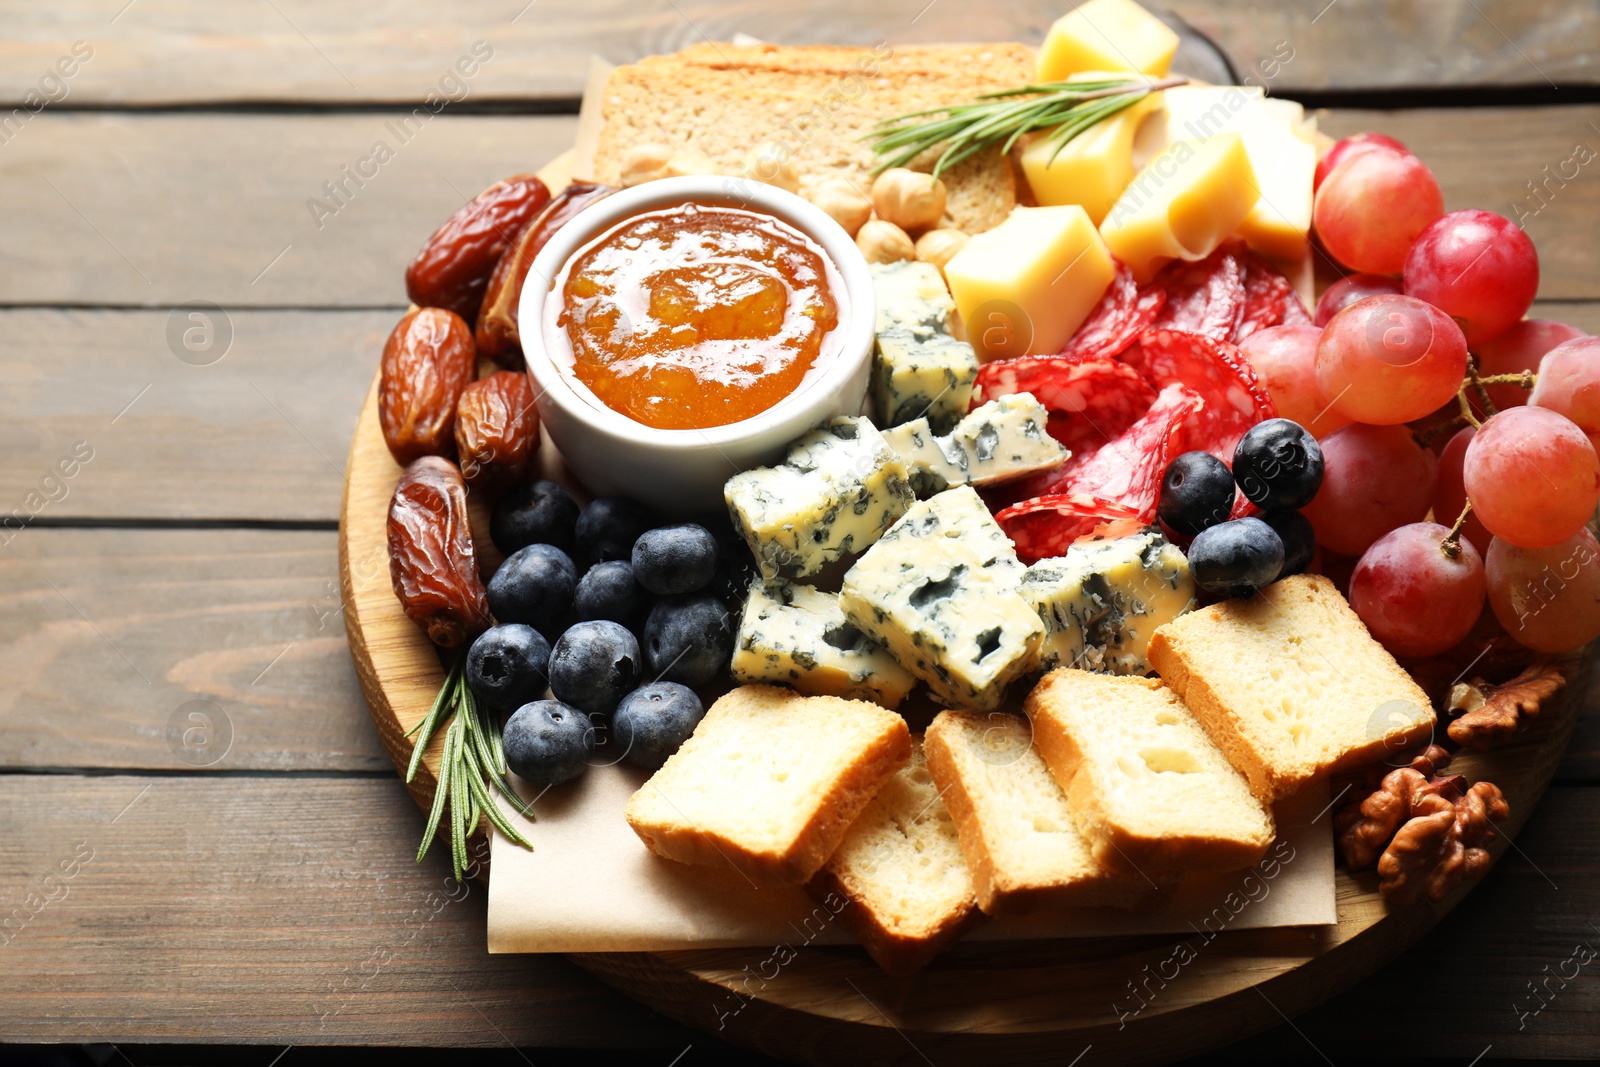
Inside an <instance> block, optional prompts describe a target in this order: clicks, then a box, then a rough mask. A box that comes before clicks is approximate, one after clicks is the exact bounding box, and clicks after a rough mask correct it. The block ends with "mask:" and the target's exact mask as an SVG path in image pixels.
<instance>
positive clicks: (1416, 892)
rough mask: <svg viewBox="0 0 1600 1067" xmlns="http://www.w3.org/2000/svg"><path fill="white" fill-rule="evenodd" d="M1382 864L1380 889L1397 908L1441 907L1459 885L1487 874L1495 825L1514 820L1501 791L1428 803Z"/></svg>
mask: <svg viewBox="0 0 1600 1067" xmlns="http://www.w3.org/2000/svg"><path fill="white" fill-rule="evenodd" d="M1424 807H1425V809H1426V810H1425V812H1424V813H1422V814H1419V815H1418V816H1417V817H1415V818H1413V819H1411V820H1410V821H1408V822H1407V823H1406V824H1405V825H1404V826H1402V827H1400V830H1399V832H1398V833H1396V834H1395V837H1394V841H1393V842H1391V843H1390V845H1389V847H1388V848H1387V849H1386V850H1385V851H1384V853H1383V855H1382V857H1380V858H1379V860H1378V879H1379V881H1378V889H1379V890H1380V891H1381V892H1382V893H1383V895H1384V896H1385V897H1387V898H1388V899H1389V900H1390V901H1392V902H1394V903H1396V904H1413V903H1415V902H1416V901H1418V900H1421V899H1423V898H1424V897H1426V898H1427V899H1428V900H1431V901H1432V902H1433V903H1435V904H1437V903H1439V902H1440V901H1442V900H1444V898H1445V895H1446V894H1447V893H1449V892H1450V890H1452V889H1453V888H1455V887H1456V886H1457V885H1458V884H1460V883H1462V882H1466V881H1471V880H1475V879H1478V878H1482V877H1483V876H1484V874H1485V873H1486V872H1487V871H1488V870H1489V863H1490V857H1489V851H1488V845H1489V843H1490V842H1491V841H1493V840H1494V839H1495V838H1496V837H1497V836H1498V835H1497V834H1496V833H1495V831H1494V823H1495V821H1496V820H1498V819H1504V818H1506V817H1507V816H1509V815H1510V814H1511V808H1510V806H1509V805H1508V804H1507V803H1506V798H1505V797H1504V795H1502V794H1501V792H1500V789H1499V787H1498V786H1496V785H1494V784H1493V783H1492V782H1479V783H1477V784H1476V785H1474V786H1473V787H1472V788H1470V789H1468V790H1467V791H1466V793H1465V794H1464V795H1463V796H1461V797H1460V798H1459V799H1457V800H1455V801H1453V802H1450V801H1447V800H1446V799H1445V797H1443V796H1442V795H1435V796H1432V797H1430V798H1429V799H1428V800H1427V802H1426V803H1425V805H1424Z"/></svg>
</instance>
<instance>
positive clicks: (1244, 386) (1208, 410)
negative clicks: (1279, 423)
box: [1139, 330, 1278, 463]
mask: <svg viewBox="0 0 1600 1067" xmlns="http://www.w3.org/2000/svg"><path fill="white" fill-rule="evenodd" d="M1139 348H1140V353H1141V355H1142V358H1143V361H1144V362H1143V367H1144V374H1145V377H1146V378H1147V379H1148V380H1149V382H1150V384H1152V385H1154V386H1156V387H1157V388H1159V389H1162V390H1165V389H1167V388H1169V387H1170V386H1172V385H1174V384H1181V385H1183V386H1186V387H1187V388H1189V389H1192V390H1193V391H1194V392H1196V393H1198V394H1199V395H1200V396H1201V397H1203V398H1204V399H1205V404H1204V406H1203V407H1202V408H1201V409H1200V410H1199V411H1197V412H1195V413H1194V414H1193V415H1192V416H1191V417H1190V418H1189V419H1188V420H1187V422H1186V424H1185V437H1184V442H1183V448H1182V449H1180V451H1189V450H1191V449H1202V450H1204V451H1206V452H1210V453H1211V454H1212V455H1213V456H1216V457H1217V458H1218V459H1220V460H1222V462H1224V463H1232V462H1233V450H1234V447H1235V446H1236V445H1238V443H1239V438H1241V437H1243V436H1244V432H1245V431H1246V430H1248V429H1249V428H1250V427H1252V426H1254V425H1255V424H1256V423H1258V422H1260V421H1262V420H1263V419H1270V418H1275V417H1276V416H1277V414H1278V408H1277V405H1275V404H1274V403H1273V402H1272V397H1271V395H1270V394H1268V392H1267V390H1266V388H1265V387H1264V386H1263V385H1262V384H1261V382H1260V381H1259V380H1258V379H1257V378H1256V372H1255V371H1254V370H1252V369H1251V367H1250V364H1249V362H1248V361H1247V360H1245V358H1244V357H1243V356H1241V355H1240V354H1239V350H1238V349H1237V348H1235V347H1234V346H1233V345H1231V344H1228V343H1227V342H1226V341H1216V340H1213V339H1211V338H1209V337H1205V336H1203V335H1201V334H1197V333H1186V332H1183V331H1181V330H1151V331H1149V332H1148V333H1146V334H1145V335H1144V337H1142V338H1141V339H1140V341H1139Z"/></svg>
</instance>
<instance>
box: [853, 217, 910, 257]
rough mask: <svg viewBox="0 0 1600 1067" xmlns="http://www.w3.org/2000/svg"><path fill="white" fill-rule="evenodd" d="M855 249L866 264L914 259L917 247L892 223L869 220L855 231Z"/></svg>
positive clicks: (904, 232)
mask: <svg viewBox="0 0 1600 1067" xmlns="http://www.w3.org/2000/svg"><path fill="white" fill-rule="evenodd" d="M856 247H857V248H859V249H861V254H862V255H863V256H865V257H866V260H867V262H868V263H898V262H899V261H900V260H902V259H916V258H917V246H916V245H914V244H912V243H911V237H910V236H909V235H908V234H907V233H906V231H904V230H902V229H901V228H900V227H898V226H896V225H895V224H894V223H892V222H885V221H884V220H882V219H871V220H870V221H868V222H866V223H865V224H863V225H862V227H861V229H860V230H858V231H856Z"/></svg>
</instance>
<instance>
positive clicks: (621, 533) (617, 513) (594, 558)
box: [573, 496, 656, 563]
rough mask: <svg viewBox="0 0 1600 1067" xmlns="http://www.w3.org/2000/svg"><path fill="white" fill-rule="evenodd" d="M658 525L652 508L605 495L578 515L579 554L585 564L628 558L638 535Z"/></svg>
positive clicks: (576, 532)
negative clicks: (651, 510) (651, 511)
mask: <svg viewBox="0 0 1600 1067" xmlns="http://www.w3.org/2000/svg"><path fill="white" fill-rule="evenodd" d="M655 524H656V518H655V516H654V515H652V514H651V513H650V509H649V508H647V507H645V506H644V505H643V504H641V503H639V502H638V501H637V500H631V499H629V498H628V497H625V496H603V497H600V498H599V499H598V500H595V501H592V502H591V503H590V504H589V506H588V507H586V508H584V509H583V513H582V514H581V515H579V516H578V528H577V530H576V531H575V533H574V535H573V536H574V538H575V539H576V544H577V550H578V555H579V556H581V557H583V559H584V561H585V562H586V563H603V562H604V561H606V560H608V559H627V558H628V557H629V556H631V555H632V554H633V543H634V542H635V541H637V540H638V539H639V535H640V534H642V533H644V532H645V531H646V530H648V529H650V527H652V526H654V525H655Z"/></svg>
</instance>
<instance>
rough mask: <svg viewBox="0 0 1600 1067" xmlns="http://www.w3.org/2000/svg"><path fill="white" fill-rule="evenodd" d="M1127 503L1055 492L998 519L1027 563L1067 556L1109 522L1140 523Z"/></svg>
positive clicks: (1081, 494)
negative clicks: (1076, 543)
mask: <svg viewBox="0 0 1600 1067" xmlns="http://www.w3.org/2000/svg"><path fill="white" fill-rule="evenodd" d="M1138 518H1139V515H1138V512H1136V511H1134V510H1133V509H1132V508H1129V507H1127V506H1126V505H1124V504H1118V503H1116V502H1115V501H1111V500H1102V499H1100V498H1099V497H1096V496H1092V495H1089V494H1087V493H1055V494H1052V495H1049V496H1038V497H1034V498H1033V499H1031V500H1024V501H1023V502H1022V503H1020V504H1013V505H1012V506H1011V507H1009V508H1006V509H1005V510H1004V511H1002V512H1000V513H999V514H998V515H996V516H995V520H996V521H997V522H999V523H1000V528H1001V529H1002V530H1004V531H1005V532H1006V536H1007V537H1009V538H1011V540H1012V541H1013V542H1014V543H1015V544H1016V546H1017V555H1018V556H1019V557H1020V558H1021V559H1022V561H1023V562H1024V563H1036V562H1038V561H1039V560H1041V559H1048V558H1050V557H1051V556H1061V555H1065V554H1066V551H1067V549H1068V548H1070V547H1072V543H1073V542H1074V541H1076V540H1078V539H1079V538H1081V537H1087V536H1088V535H1089V534H1091V533H1093V532H1094V530H1095V529H1096V528H1097V527H1098V526H1100V525H1102V524H1103V523H1107V522H1115V521H1118V520H1128V519H1133V520H1137V519H1138Z"/></svg>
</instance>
